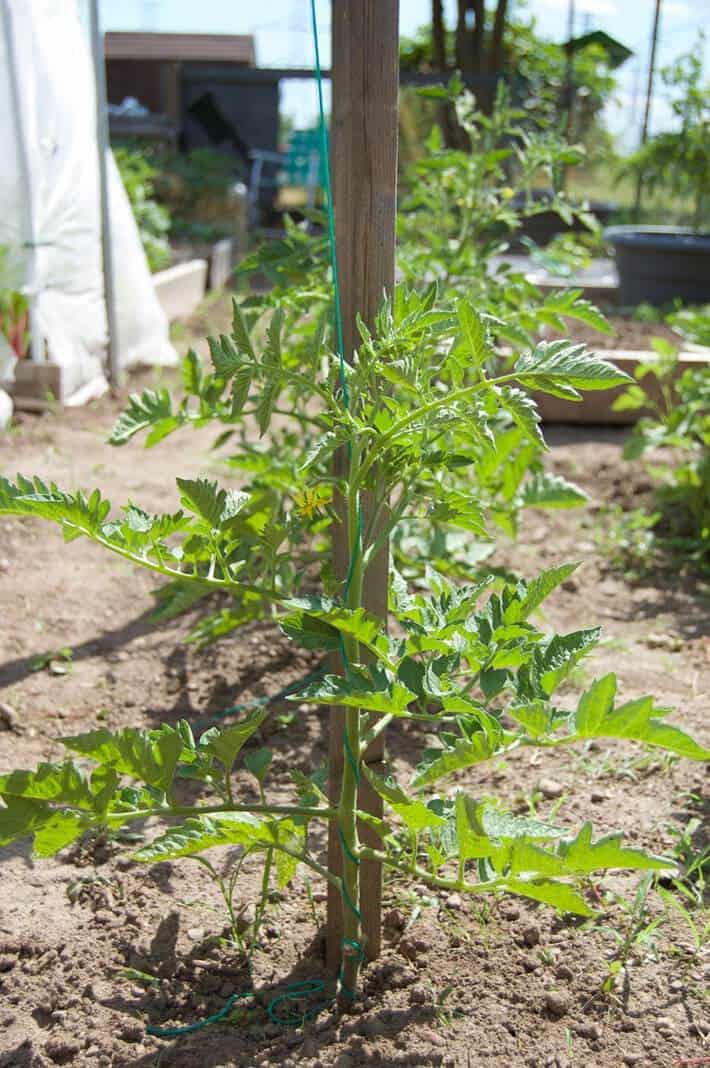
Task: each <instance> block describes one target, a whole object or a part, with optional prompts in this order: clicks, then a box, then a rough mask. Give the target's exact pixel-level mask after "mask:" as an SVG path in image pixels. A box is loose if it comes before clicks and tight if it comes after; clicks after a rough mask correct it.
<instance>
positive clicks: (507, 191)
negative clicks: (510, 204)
mask: <svg viewBox="0 0 710 1068" xmlns="http://www.w3.org/2000/svg"><path fill="white" fill-rule="evenodd" d="M500 193H501V196H502V197H503V200H510V199H511V197H514V196H515V190H514V189H511V188H510V186H509V185H505V186H503V188H502V189H501V191H500Z"/></svg>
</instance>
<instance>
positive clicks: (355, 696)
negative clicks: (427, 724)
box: [298, 664, 416, 716]
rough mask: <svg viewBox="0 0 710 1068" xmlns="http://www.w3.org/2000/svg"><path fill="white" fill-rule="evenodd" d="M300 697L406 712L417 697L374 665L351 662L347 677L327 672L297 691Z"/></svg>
mask: <svg viewBox="0 0 710 1068" xmlns="http://www.w3.org/2000/svg"><path fill="white" fill-rule="evenodd" d="M298 700H299V701H306V702H312V703H313V704H318V705H345V706H347V707H349V708H362V709H364V710H365V711H367V712H390V713H391V714H392V715H394V716H401V715H404V714H405V713H406V711H407V709H408V707H409V705H410V704H411V703H412V701H414V700H416V694H414V693H412V691H411V690H410V689H409V688H408V687H407V686H404V685H402V683H401V682H398V681H397V680H396V679H394V678H393V677H392V675H391V674H390V673H388V672H386V671H385V670H384V669H381V668H378V667H377V666H375V665H368V666H367V667H362V666H360V665H358V664H353V665H351V666H350V670H349V672H348V675H347V677H345V676H342V675H326V676H325V677H324V678H323V679H322V680H321V681H320V682H316V683H313V684H312V685H311V686H309V687H308V688H307V689H306V690H302V691H301V693H300V694H299V695H298Z"/></svg>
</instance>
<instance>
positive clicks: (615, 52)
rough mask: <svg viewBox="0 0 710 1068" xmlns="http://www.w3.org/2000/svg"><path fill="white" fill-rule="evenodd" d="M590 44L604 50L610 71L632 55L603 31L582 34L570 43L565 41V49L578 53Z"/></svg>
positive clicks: (629, 50)
mask: <svg viewBox="0 0 710 1068" xmlns="http://www.w3.org/2000/svg"><path fill="white" fill-rule="evenodd" d="M592 44H595V45H599V46H600V48H603V49H604V51H605V52H606V54H607V55H608V57H609V66H610V67H611V69H612V70H615V69H616V68H617V67H620V66H621V65H622V63H625V62H626V60H627V59H629V58H630V57H631V56H632V55H633V52H632V51H631V49H630V48H627V47H626V45H625V44H622V43H621V41H617V39H616V38H615V37H612V36H611V35H610V34H608V33H605V32H604V30H592V32H591V33H584V34H582V36H581V37H573V38H572V40H571V41H567V43H566V44H565V48H566V49H567V51H571V52H578V51H579V50H580V49H582V48H586V47H587V45H592Z"/></svg>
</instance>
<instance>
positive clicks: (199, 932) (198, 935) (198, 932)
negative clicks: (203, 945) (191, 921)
mask: <svg viewBox="0 0 710 1068" xmlns="http://www.w3.org/2000/svg"><path fill="white" fill-rule="evenodd" d="M187 937H188V938H189V939H190V941H191V942H201V941H202V939H203V938H204V937H205V929H204V927H188V929H187Z"/></svg>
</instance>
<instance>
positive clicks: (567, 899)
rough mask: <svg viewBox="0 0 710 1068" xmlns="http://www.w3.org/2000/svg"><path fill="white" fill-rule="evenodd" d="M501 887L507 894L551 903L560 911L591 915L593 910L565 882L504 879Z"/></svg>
mask: <svg viewBox="0 0 710 1068" xmlns="http://www.w3.org/2000/svg"><path fill="white" fill-rule="evenodd" d="M501 887H502V888H503V889H505V890H507V891H508V893H509V894H518V895H519V896H520V897H529V898H531V899H532V900H533V901H541V902H543V903H544V904H545V905H552V906H553V908H556V909H559V911H560V912H572V913H574V914H575V915H577V916H592V915H593V912H592V909H590V907H589V905H588V904H587V902H586V901H585V900H584V898H583V897H582V895H581V894H579V893H578V892H577V891H576V890H573V889H572V887H571V886H569V885H568V884H567V883H563V882H557V881H556V880H554V879H535V880H527V879H506V880H505V881H504V882H503V883H501Z"/></svg>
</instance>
